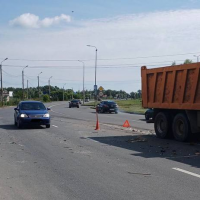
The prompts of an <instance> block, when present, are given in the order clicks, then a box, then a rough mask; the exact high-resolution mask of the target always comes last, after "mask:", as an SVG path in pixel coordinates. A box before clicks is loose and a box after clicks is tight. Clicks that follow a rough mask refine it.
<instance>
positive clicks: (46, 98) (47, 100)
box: [43, 94, 50, 102]
mask: <svg viewBox="0 0 200 200" xmlns="http://www.w3.org/2000/svg"><path fill="white" fill-rule="evenodd" d="M43 101H44V102H49V101H50V98H49V95H48V94H45V95H43Z"/></svg>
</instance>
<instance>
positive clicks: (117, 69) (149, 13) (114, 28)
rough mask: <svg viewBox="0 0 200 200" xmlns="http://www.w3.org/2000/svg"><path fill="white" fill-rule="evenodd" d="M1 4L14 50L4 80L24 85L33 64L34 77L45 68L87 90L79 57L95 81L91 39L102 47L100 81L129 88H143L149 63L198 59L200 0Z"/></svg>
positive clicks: (6, 48)
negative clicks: (144, 67) (142, 75)
mask: <svg viewBox="0 0 200 200" xmlns="http://www.w3.org/2000/svg"><path fill="white" fill-rule="evenodd" d="M0 7H1V13H0V16H1V17H0V44H1V47H0V59H3V58H4V57H8V58H9V59H8V61H6V62H5V63H4V65H5V66H4V67H3V69H4V71H5V72H4V77H5V79H4V86H13V85H15V86H18V87H20V86H21V78H20V75H21V69H22V68H23V66H26V65H29V68H27V69H26V72H25V74H26V78H27V79H29V81H30V85H31V84H32V85H33V86H36V85H37V78H36V77H37V74H38V73H39V72H40V71H43V73H42V75H41V84H42V85H45V84H46V83H47V82H48V78H49V77H50V76H52V75H53V78H52V81H51V82H52V84H53V85H57V86H60V87H62V86H63V84H64V83H67V85H66V87H67V88H72V87H73V88H74V89H75V90H81V89H82V66H81V63H80V62H78V61H77V60H85V66H86V80H85V81H86V84H85V85H86V89H92V88H93V85H94V55H95V54H94V53H95V51H94V49H92V48H88V47H86V45H87V44H91V45H95V46H97V47H98V69H97V83H98V85H102V86H104V88H105V89H119V90H120V89H123V90H126V91H127V92H131V91H137V90H138V89H140V87H141V84H140V82H141V78H140V67H141V66H142V65H147V67H149V68H150V67H160V66H166V65H170V63H172V62H173V61H174V60H175V61H176V62H177V64H179V63H182V62H183V61H184V59H186V58H189V59H192V60H193V62H195V60H196V58H195V57H194V56H193V54H197V55H199V54H200V49H199V46H200V42H199V41H200V20H199V19H200V1H199V0H106V1H102V0H96V1H95V0H70V1H69V0H56V1H55V0H54V1H53V0H44V1H41V0H34V1H33V0H8V1H4V0H0ZM2 8H3V9H2ZM72 11H74V12H72ZM179 54H186V55H179ZM166 55H172V56H166ZM154 56H157V57H154ZM141 57H146V58H141ZM118 58H119V59H118ZM124 58H126V59H124ZM16 59H19V60H16ZM38 60H40V61H38ZM41 60H43V61H41ZM44 60H45V61H44ZM47 60H53V61H47ZM55 60H58V61H55ZM61 60H74V61H71V62H69V61H61ZM6 65H7V66H6Z"/></svg>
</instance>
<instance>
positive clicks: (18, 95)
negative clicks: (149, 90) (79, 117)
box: [4, 85, 142, 101]
mask: <svg viewBox="0 0 200 200" xmlns="http://www.w3.org/2000/svg"><path fill="white" fill-rule="evenodd" d="M4 91H7V92H9V91H13V99H18V100H23V90H22V88H14V87H8V88H4ZM99 92H100V91H98V93H99ZM141 95H142V91H141V90H138V91H137V92H131V93H127V92H126V91H124V90H111V89H108V90H104V91H103V96H99V98H101V99H127V98H132V99H139V98H141ZM85 98H88V99H93V98H94V91H93V90H85ZM26 99H34V100H43V101H62V100H63V99H64V100H65V101H69V100H71V99H83V92H82V91H73V90H72V89H64V90H63V89H62V88H59V87H57V86H50V95H49V86H48V85H46V86H40V87H39V90H38V87H30V88H28V90H27V89H24V100H26Z"/></svg>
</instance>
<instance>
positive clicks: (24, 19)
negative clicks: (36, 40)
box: [10, 13, 71, 28]
mask: <svg viewBox="0 0 200 200" xmlns="http://www.w3.org/2000/svg"><path fill="white" fill-rule="evenodd" d="M70 21H71V17H70V16H68V15H64V14H61V15H60V16H55V17H53V18H44V19H43V20H40V19H39V17H38V16H36V15H34V14H31V13H25V14H22V15H20V16H19V17H17V18H15V19H13V20H11V21H10V25H12V26H20V27H24V28H40V27H49V26H52V25H56V24H59V23H61V22H65V23H68V22H70Z"/></svg>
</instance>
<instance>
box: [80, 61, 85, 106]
mask: <svg viewBox="0 0 200 200" xmlns="http://www.w3.org/2000/svg"><path fill="white" fill-rule="evenodd" d="M78 61H79V62H81V63H82V64H83V104H84V103H85V86H84V85H85V63H84V62H83V61H81V60H78Z"/></svg>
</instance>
